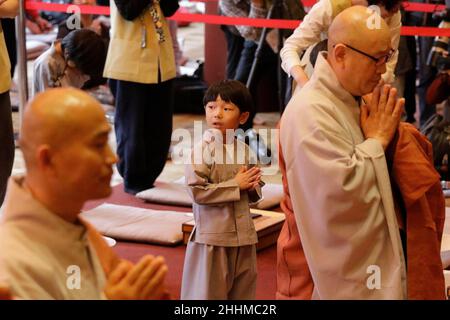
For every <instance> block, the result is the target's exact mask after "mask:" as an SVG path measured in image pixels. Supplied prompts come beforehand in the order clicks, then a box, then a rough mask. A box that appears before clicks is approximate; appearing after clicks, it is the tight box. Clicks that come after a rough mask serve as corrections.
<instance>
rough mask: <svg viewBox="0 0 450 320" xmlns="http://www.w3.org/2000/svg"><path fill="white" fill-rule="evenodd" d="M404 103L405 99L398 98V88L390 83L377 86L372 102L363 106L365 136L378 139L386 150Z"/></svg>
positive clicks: (362, 123) (398, 121) (362, 117)
mask: <svg viewBox="0 0 450 320" xmlns="http://www.w3.org/2000/svg"><path fill="white" fill-rule="evenodd" d="M404 104H405V99H403V98H401V99H397V89H395V88H391V86H390V85H384V86H380V85H378V86H377V87H375V90H374V91H373V93H372V98H371V99H370V102H369V103H368V104H367V105H363V106H362V107H361V129H362V131H363V133H364V137H365V138H366V139H369V138H373V139H377V140H378V141H380V143H381V145H382V146H383V149H384V150H386V148H387V146H388V145H389V143H390V142H391V140H392V138H393V137H394V134H395V131H396V130H397V128H398V125H399V123H400V119H401V116H402V113H403V106H404Z"/></svg>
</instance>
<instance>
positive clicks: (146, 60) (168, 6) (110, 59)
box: [103, 0, 178, 194]
mask: <svg viewBox="0 0 450 320" xmlns="http://www.w3.org/2000/svg"><path fill="white" fill-rule="evenodd" d="M110 6H111V41H110V44H109V49H108V55H107V58H106V65H105V70H104V74H103V75H104V76H105V77H106V78H110V79H112V81H111V90H112V92H113V94H114V96H115V107H116V111H115V112H116V113H115V123H114V125H115V131H116V138H117V154H118V156H119V163H118V165H117V168H118V171H119V173H120V175H121V176H122V177H123V179H124V188H125V191H126V192H128V193H131V194H136V193H137V192H139V191H142V190H145V189H148V188H151V187H153V183H154V182H155V180H156V178H157V177H158V176H159V174H160V173H161V171H162V170H163V168H164V165H165V163H166V159H167V153H168V151H169V146H170V138H171V134H172V114H173V106H172V98H173V97H172V85H173V78H175V76H176V66H175V58H174V52H173V47H172V40H171V36H170V31H169V26H168V23H167V20H166V18H165V17H167V16H171V15H172V14H173V13H175V11H176V10H177V8H178V1H176V0H161V1H157V0H155V1H147V0H114V1H111V3H110Z"/></svg>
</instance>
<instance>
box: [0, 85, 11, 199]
mask: <svg viewBox="0 0 450 320" xmlns="http://www.w3.org/2000/svg"><path fill="white" fill-rule="evenodd" d="M0 146H1V149H0V206H1V205H2V203H3V199H4V198H5V192H6V185H7V184H8V178H9V176H10V175H11V170H12V167H13V162H14V133H13V125H12V118H11V102H10V99H9V91H7V92H4V93H1V94H0Z"/></svg>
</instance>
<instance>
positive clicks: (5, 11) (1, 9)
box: [0, 0, 19, 18]
mask: <svg viewBox="0 0 450 320" xmlns="http://www.w3.org/2000/svg"><path fill="white" fill-rule="evenodd" d="M18 13H19V1H18V0H6V1H5V2H3V3H2V4H0V18H14V17H15V16H17V14H18Z"/></svg>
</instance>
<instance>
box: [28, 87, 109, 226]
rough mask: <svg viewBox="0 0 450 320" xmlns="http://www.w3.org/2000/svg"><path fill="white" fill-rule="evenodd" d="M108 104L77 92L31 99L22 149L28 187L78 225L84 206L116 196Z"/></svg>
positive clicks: (64, 91) (62, 90) (58, 91)
mask: <svg viewBox="0 0 450 320" xmlns="http://www.w3.org/2000/svg"><path fill="white" fill-rule="evenodd" d="M110 131H111V126H110V125H109V124H108V122H107V121H106V118H105V113H104V111H103V108H102V106H101V105H100V104H99V103H98V102H97V100H95V99H94V98H92V97H91V96H90V95H88V94H87V93H85V92H83V91H81V90H78V89H74V88H60V89H50V90H47V91H45V92H43V93H41V94H39V95H37V96H36V97H34V99H33V100H31V101H30V103H29V104H28V105H27V107H26V109H25V113H24V117H23V122H22V131H21V136H20V146H21V149H22V151H23V155H24V159H25V165H26V169H27V173H26V176H25V182H24V183H25V184H26V185H27V187H28V188H29V190H30V191H31V193H32V194H33V196H34V197H35V198H36V199H38V200H39V201H40V202H41V203H42V204H43V205H44V206H45V207H47V208H48V209H50V210H51V211H52V212H53V213H56V214H57V215H59V216H60V217H62V218H63V219H66V220H68V221H70V222H74V221H75V220H76V219H77V217H78V214H79V213H80V210H81V208H82V206H83V205H84V203H85V202H86V201H88V200H90V199H98V198H104V197H106V196H108V195H110V194H111V186H110V181H111V176H112V173H113V165H114V164H115V163H116V162H117V157H116V155H115V154H114V152H113V151H112V150H111V148H110V146H109V144H108V136H109V133H110Z"/></svg>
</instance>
